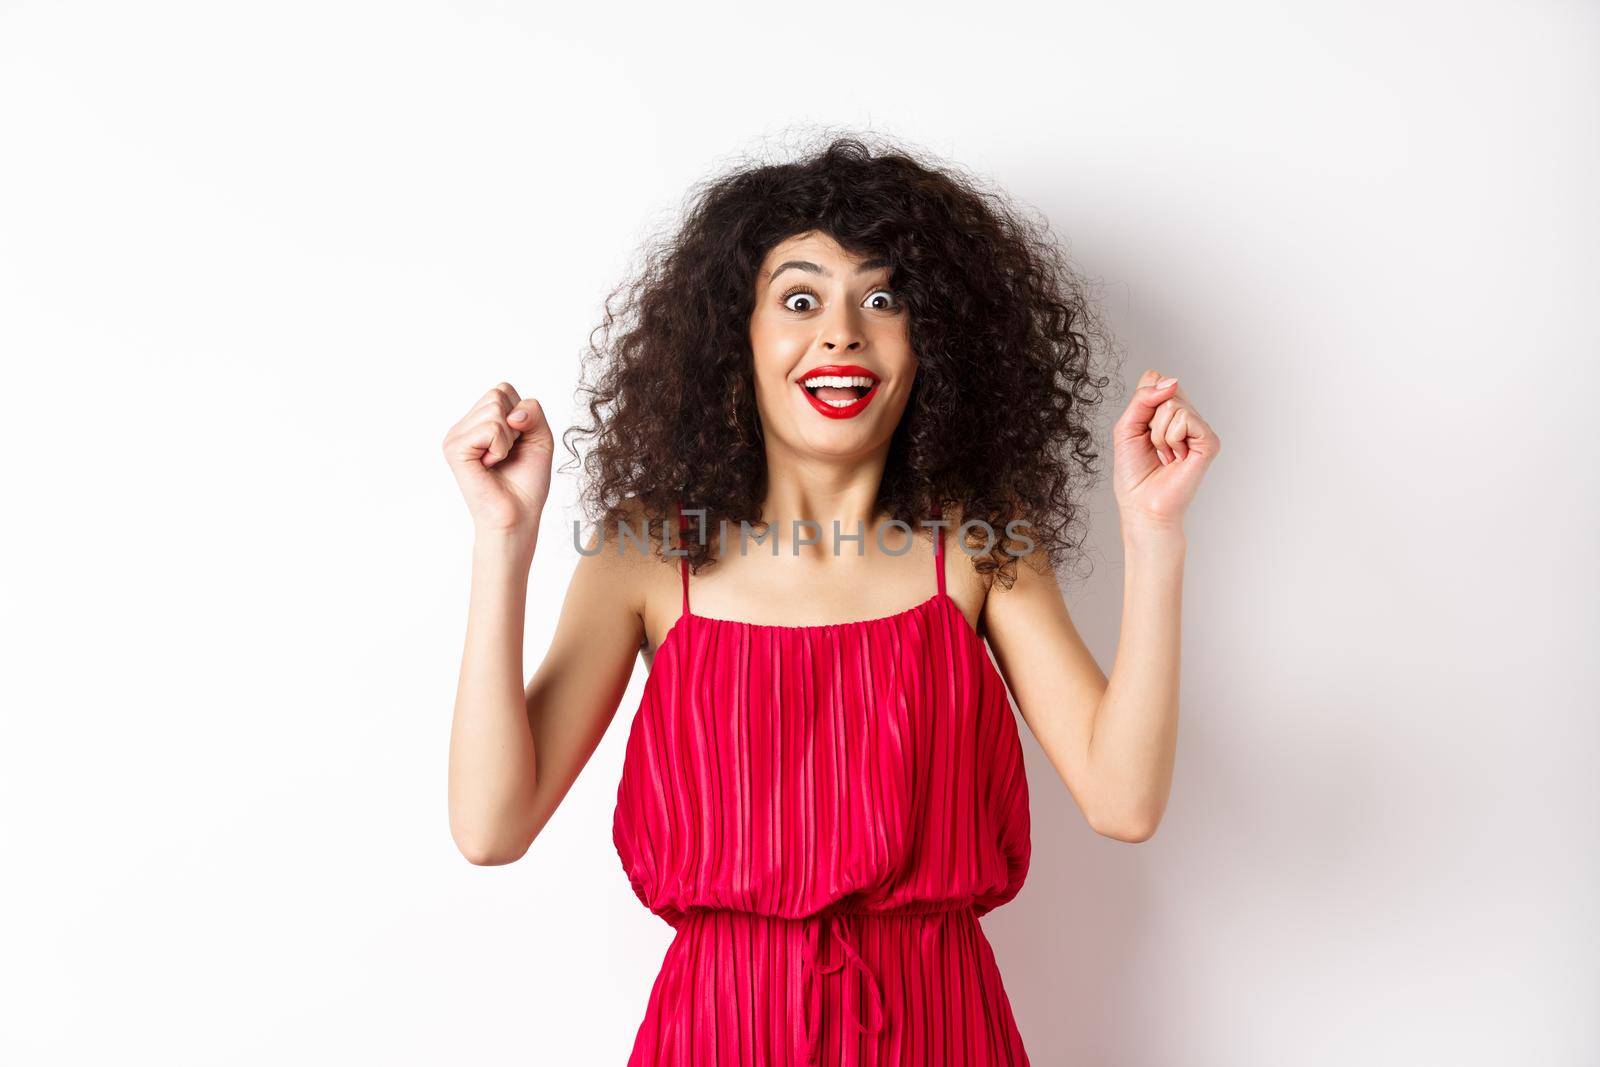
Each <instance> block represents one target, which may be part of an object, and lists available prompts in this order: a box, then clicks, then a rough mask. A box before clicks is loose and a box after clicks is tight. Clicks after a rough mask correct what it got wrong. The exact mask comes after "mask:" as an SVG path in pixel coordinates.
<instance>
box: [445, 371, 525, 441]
mask: <svg viewBox="0 0 1600 1067" xmlns="http://www.w3.org/2000/svg"><path fill="white" fill-rule="evenodd" d="M508 388H509V386H507V385H506V383H505V382H501V383H500V384H499V385H497V386H495V387H494V388H493V389H490V390H489V391H488V392H487V393H484V394H483V395H482V396H480V397H479V398H478V400H477V402H476V403H475V404H473V405H472V407H471V408H469V409H468V410H467V413H466V414H465V415H463V416H461V418H460V419H459V420H457V422H456V424H455V425H454V426H452V427H451V428H450V432H451V433H452V434H454V433H458V432H460V431H462V430H465V429H466V428H467V427H468V426H475V425H477V424H478V423H479V422H481V421H483V414H484V412H493V413H494V414H496V415H505V414H506V413H507V412H509V411H510V410H511V409H512V408H513V407H515V406H516V404H517V401H516V400H512V399H511V397H512V396H513V395H515V393H516V390H515V389H511V391H510V393H507V392H506V390H507V389H508ZM520 399H521V398H520V397H518V400H520Z"/></svg>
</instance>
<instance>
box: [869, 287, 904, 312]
mask: <svg viewBox="0 0 1600 1067" xmlns="http://www.w3.org/2000/svg"><path fill="white" fill-rule="evenodd" d="M880 293H881V294H883V295H884V296H886V297H888V298H889V299H890V300H891V301H893V305H892V306H890V307H884V306H883V305H882V304H879V305H876V306H875V307H874V310H876V311H893V310H895V309H896V308H898V307H899V306H900V301H899V300H896V299H895V295H894V292H893V290H890V289H874V290H873V291H872V292H871V293H869V294H868V295H867V299H868V300H869V301H870V300H872V299H873V298H875V297H877V296H878V295H879V294H880Z"/></svg>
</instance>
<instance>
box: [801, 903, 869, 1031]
mask: <svg viewBox="0 0 1600 1067" xmlns="http://www.w3.org/2000/svg"><path fill="white" fill-rule="evenodd" d="M848 914H850V913H849V912H827V911H823V912H819V913H818V914H816V915H814V916H811V917H810V918H808V919H807V920H806V923H805V930H804V935H805V955H804V956H803V957H802V961H801V966H802V968H803V971H804V973H803V975H802V977H801V982H802V986H801V990H802V993H801V995H802V996H803V997H804V999H805V1004H806V1022H805V1041H806V1062H807V1063H816V1062H817V1056H818V1054H819V1053H820V1052H821V1050H822V1049H821V1037H822V1034H821V1032H820V1030H819V1029H818V1028H819V1027H820V1026H821V1025H822V983H821V982H820V981H819V975H818V972H819V971H820V973H821V974H833V973H834V972H835V971H838V970H840V969H842V968H843V967H844V966H845V965H846V964H848V965H849V966H851V967H854V968H857V969H858V970H860V972H861V975H862V977H863V978H864V979H865V980H866V982H867V983H868V986H869V987H870V988H871V990H872V1003H873V1011H872V1018H873V1021H872V1022H871V1024H870V1025H869V1024H867V1023H863V1022H862V1021H861V1019H860V1017H859V1016H857V1015H856V998H855V997H853V996H850V994H849V989H848V988H847V989H845V990H843V991H842V995H841V996H840V998H839V999H840V1000H841V1001H842V1002H843V1003H844V1005H845V1008H846V1010H848V1011H849V1012H850V1021H851V1022H853V1023H855V1025H856V1029H857V1030H860V1031H861V1032H862V1033H864V1034H871V1033H876V1032H877V1031H878V1030H880V1029H882V1028H883V989H882V988H881V987H880V986H879V985H878V976H877V975H875V974H873V973H872V968H871V967H868V966H867V963H866V961H865V960H863V959H862V958H861V953H860V952H859V951H858V950H857V949H856V946H855V944H854V943H853V942H852V939H851V937H850V936H849V935H848V933H847V931H848V929H849V925H848V924H847V923H846V922H845V921H844V919H845V916H846V915H848ZM858 914H859V913H858ZM824 926H826V927H827V928H828V929H829V930H830V931H831V932H832V933H833V938H834V940H835V941H837V942H839V947H840V949H842V950H843V952H844V956H843V957H842V958H841V959H839V960H838V961H837V962H835V963H832V964H830V965H828V966H824V967H820V968H819V967H818V965H817V950H818V944H817V942H818V941H819V940H820V939H821V936H822V928H823V927H824Z"/></svg>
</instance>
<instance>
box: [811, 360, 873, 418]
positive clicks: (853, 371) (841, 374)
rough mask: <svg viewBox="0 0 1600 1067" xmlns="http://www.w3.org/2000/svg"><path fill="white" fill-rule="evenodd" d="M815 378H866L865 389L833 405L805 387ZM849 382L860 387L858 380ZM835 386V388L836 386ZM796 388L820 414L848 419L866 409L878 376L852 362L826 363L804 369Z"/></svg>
mask: <svg viewBox="0 0 1600 1067" xmlns="http://www.w3.org/2000/svg"><path fill="white" fill-rule="evenodd" d="M816 378H864V379H866V380H867V391H866V392H865V393H863V394H862V395H861V396H859V397H857V398H856V399H855V400H853V401H851V402H850V403H848V404H840V405H838V406H835V405H833V404H830V403H828V401H826V400H824V399H822V398H821V397H819V396H817V395H816V394H815V393H814V392H812V391H811V390H810V389H807V388H806V383H807V382H810V381H812V380H814V379H816ZM851 384H853V385H854V386H855V387H856V388H860V383H859V382H856V383H851ZM835 387H836V388H837V387H838V386H835ZM850 387H851V386H850V385H845V386H842V388H850ZM797 388H799V390H800V391H801V392H802V393H804V394H805V395H806V399H807V400H809V401H810V402H811V406H812V407H814V408H816V409H817V411H818V412H819V413H820V414H823V415H826V416H827V417H828V418H830V419H850V418H854V417H855V416H857V415H859V414H861V413H862V412H863V411H865V410H866V409H867V405H868V404H870V403H872V398H873V397H874V396H876V395H877V392H878V376H877V375H876V374H874V373H873V372H872V371H869V370H868V369H867V368H865V367H862V366H858V365H856V364H854V363H828V364H824V365H823V366H821V367H813V368H812V369H811V370H808V371H806V372H805V374H803V375H802V376H801V378H800V383H799V385H798V386H797Z"/></svg>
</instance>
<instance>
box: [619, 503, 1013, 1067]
mask: <svg viewBox="0 0 1600 1067" xmlns="http://www.w3.org/2000/svg"><path fill="white" fill-rule="evenodd" d="M934 514H935V516H937V515H938V512H937V511H935V512H934ZM939 532H940V536H939V538H938V539H937V540H936V541H935V549H934V552H935V555H934V559H935V577H936V580H937V583H938V586H937V588H938V591H937V592H936V593H934V595H933V596H932V597H930V598H929V599H927V600H925V601H923V602H922V603H921V604H918V605H917V606H916V607H912V608H907V609H906V610H904V611H901V612H898V613H896V614H894V615H886V616H884V617H882V618H876V619H863V620H860V621H857V622H846V623H834V624H828V625H817V626H774V625H760V624H755V623H745V622H734V621H731V620H726V619H713V618H706V617H703V616H699V615H695V614H693V613H692V612H690V610H689V569H688V563H687V561H683V562H681V563H680V567H681V568H682V572H683V613H682V615H680V616H679V618H678V619H677V621H676V622H674V623H673V625H672V627H671V629H670V630H668V632H667V635H666V636H665V637H664V638H663V639H662V642H661V647H660V648H659V649H658V650H657V651H656V654H655V658H654V660H653V662H652V665H651V670H650V675H649V677H648V678H647V679H646V682H645V689H644V696H643V699H642V701H641V702H640V705H639V710H638V712H637V713H636V714H635V716H634V719H633V724H632V727H631V728H630V731H629V734H628V740H627V748H626V753H625V756H624V762H623V768H622V778H621V782H620V784H619V785H618V788H617V807H616V813H615V817H614V820H613V828H612V837H613V840H614V841H615V843H616V847H617V854H618V855H619V856H620V857H621V859H622V866H623V869H624V870H625V871H626V872H627V875H628V880H629V882H630V883H631V884H632V886H633V890H634V892H635V893H636V894H637V895H638V897H639V899H640V900H641V901H642V902H643V903H644V904H645V906H646V907H648V908H649V909H650V910H651V911H653V912H655V913H656V914H657V915H660V916H661V917H662V918H663V919H664V920H666V922H668V923H669V924H671V926H672V927H673V928H674V929H675V930H676V935H675V936H674V938H673V940H672V943H671V945H670V946H669V947H668V949H667V952H666V957H665V959H664V960H663V962H662V965H661V972H660V974H659V975H658V976H657V977H656V980H655V984H654V986H653V987H652V989H651V991H650V998H649V1003H648V1004H647V1006H646V1008H645V1016H644V1021H643V1022H642V1023H641V1024H640V1026H639V1029H638V1032H637V1035H636V1037H635V1040H634V1045H633V1052H632V1055H631V1056H630V1058H629V1060H628V1065H629V1067H667V1065H671V1067H805V1065H810V1064H823V1065H829V1067H834V1065H839V1067H846V1065H848V1067H855V1065H886V1067H887V1065H901V1064H907V1065H915V1067H994V1065H1002V1064H1003V1065H1010V1067H1018V1065H1026V1064H1027V1063H1028V1056H1027V1053H1026V1052H1025V1051H1024V1049H1023V1045H1022V1039H1021V1036H1020V1034H1019V1033H1018V1031H1017V1027H1016V1023H1015V1021H1014V1019H1013V1017H1012V1013H1011V1005H1010V1001H1009V999H1008V998H1007V996H1006V993H1005V989H1004V987H1003V986H1002V984H1001V980H1000V972H999V970H998V968H997V967H996V965H995V960H994V954H993V952H992V950H991V948H990V945H989V942H988V940H987V939H986V938H985V937H984V934H983V930H982V928H981V927H980V926H979V924H978V921H977V920H978V917H979V916H981V915H983V914H984V913H985V912H988V911H990V910H992V909H994V908H996V907H999V906H1000V905H1001V904H1004V903H1005V902H1006V901H1008V900H1010V899H1011V898H1012V897H1014V896H1015V895H1016V893H1017V891H1018V890H1019V889H1021V888H1022V883H1023V879H1024V878H1025V877H1026V876H1027V872H1028V859H1029V855H1030V852H1031V840H1030V837H1029V815H1028V781H1027V777H1026V775H1025V773H1024V768H1023V760H1022V748H1021V744H1020V742H1019V739H1018V734H1017V725H1016V719H1015V716H1014V714H1013V713H1012V710H1011V706H1010V703H1009V701H1008V700H1007V697H1006V689H1005V685H1004V683H1003V681H1002V679H1001V677H1000V675H999V672H998V671H996V669H995V667H994V664H993V662H992V661H991V660H990V658H989V655H988V650H987V648H986V647H985V645H984V643H983V639H982V638H981V637H979V636H978V634H977V633H976V632H975V631H974V630H973V629H972V626H971V625H970V624H969V623H968V622H967V620H966V617H965V616H964V615H963V614H962V612H961V609H960V607H959V606H957V604H956V602H955V601H954V600H952V599H951V598H950V597H949V596H948V595H946V593H945V581H944V553H943V528H942V527H940V531H939Z"/></svg>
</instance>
